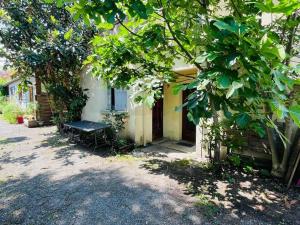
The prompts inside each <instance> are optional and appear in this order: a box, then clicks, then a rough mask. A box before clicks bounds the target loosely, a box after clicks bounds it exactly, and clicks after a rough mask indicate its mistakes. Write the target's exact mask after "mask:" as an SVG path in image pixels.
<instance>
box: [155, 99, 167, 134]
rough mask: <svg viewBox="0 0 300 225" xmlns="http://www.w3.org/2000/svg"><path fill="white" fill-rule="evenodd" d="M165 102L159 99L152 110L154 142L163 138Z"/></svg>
mask: <svg viewBox="0 0 300 225" xmlns="http://www.w3.org/2000/svg"><path fill="white" fill-rule="evenodd" d="M163 114H164V101H163V98H161V99H158V100H157V101H156V103H155V105H154V107H153V108H152V140H157V139H161V138H163V130H164V125H163V123H164V115H163Z"/></svg>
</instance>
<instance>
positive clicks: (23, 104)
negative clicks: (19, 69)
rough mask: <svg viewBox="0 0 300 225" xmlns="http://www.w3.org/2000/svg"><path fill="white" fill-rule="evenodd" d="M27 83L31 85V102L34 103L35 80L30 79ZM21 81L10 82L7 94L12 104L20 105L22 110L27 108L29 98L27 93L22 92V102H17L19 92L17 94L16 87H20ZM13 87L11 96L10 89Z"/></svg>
mask: <svg viewBox="0 0 300 225" xmlns="http://www.w3.org/2000/svg"><path fill="white" fill-rule="evenodd" d="M29 81H30V82H31V83H32V87H33V102H35V99H34V96H35V95H36V87H35V78H34V77H31V78H30V79H29ZM20 83H21V80H16V81H15V82H12V83H11V84H9V85H8V93H9V99H10V101H12V102H15V103H16V104H18V105H20V106H21V107H22V108H23V109H25V108H26V107H27V105H28V104H29V103H30V97H29V91H27V92H24V93H23V94H22V101H19V92H18V86H19V85H20ZM12 87H15V94H14V95H11V88H12Z"/></svg>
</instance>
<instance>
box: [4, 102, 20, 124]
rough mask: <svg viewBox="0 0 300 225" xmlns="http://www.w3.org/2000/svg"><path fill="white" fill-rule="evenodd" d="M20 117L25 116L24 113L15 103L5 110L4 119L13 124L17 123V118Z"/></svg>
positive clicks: (7, 106) (5, 107) (6, 106)
mask: <svg viewBox="0 0 300 225" xmlns="http://www.w3.org/2000/svg"><path fill="white" fill-rule="evenodd" d="M20 115H23V111H22V109H21V108H20V107H19V106H18V105H16V104H14V103H8V104H6V105H5V106H4V108H3V118H4V119H5V120H6V121H7V122H9V123H11V124H13V123H16V122H17V116H20Z"/></svg>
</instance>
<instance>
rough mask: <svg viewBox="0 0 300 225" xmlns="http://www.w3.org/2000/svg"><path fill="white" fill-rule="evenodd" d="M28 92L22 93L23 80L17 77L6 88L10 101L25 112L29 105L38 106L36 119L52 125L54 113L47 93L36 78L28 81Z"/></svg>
mask: <svg viewBox="0 0 300 225" xmlns="http://www.w3.org/2000/svg"><path fill="white" fill-rule="evenodd" d="M27 81H28V87H27V90H26V91H22V90H20V88H19V85H20V84H21V83H22V80H21V78H19V77H16V78H13V79H12V80H10V81H8V82H7V83H6V84H5V85H4V86H5V87H6V89H7V93H8V96H7V97H8V100H9V101H11V102H13V103H15V104H17V105H19V106H20V107H21V108H22V109H23V110H25V109H26V108H27V107H28V106H29V104H32V103H33V104H36V106H37V107H36V110H35V118H36V119H37V120H39V121H43V122H44V123H45V124H50V123H51V119H52V111H51V107H50V103H49V98H48V95H47V93H46V92H45V91H44V90H43V88H42V85H41V82H40V81H38V80H37V79H36V78H35V77H31V78H29V79H28V80H27Z"/></svg>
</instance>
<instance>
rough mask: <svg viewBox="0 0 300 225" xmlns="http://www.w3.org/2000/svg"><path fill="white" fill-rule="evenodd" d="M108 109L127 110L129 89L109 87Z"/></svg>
mask: <svg viewBox="0 0 300 225" xmlns="http://www.w3.org/2000/svg"><path fill="white" fill-rule="evenodd" d="M107 93H108V107H107V108H108V109H109V110H116V111H126V110H127V91H126V90H124V89H115V88H108V92H107Z"/></svg>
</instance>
